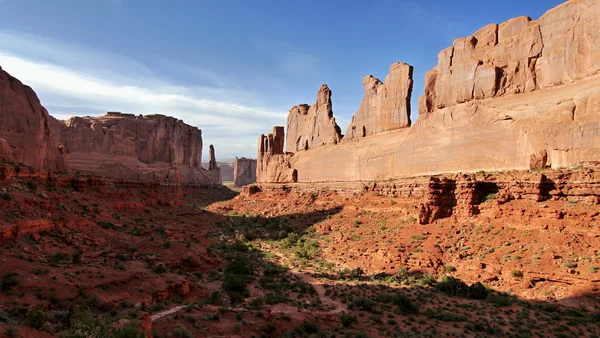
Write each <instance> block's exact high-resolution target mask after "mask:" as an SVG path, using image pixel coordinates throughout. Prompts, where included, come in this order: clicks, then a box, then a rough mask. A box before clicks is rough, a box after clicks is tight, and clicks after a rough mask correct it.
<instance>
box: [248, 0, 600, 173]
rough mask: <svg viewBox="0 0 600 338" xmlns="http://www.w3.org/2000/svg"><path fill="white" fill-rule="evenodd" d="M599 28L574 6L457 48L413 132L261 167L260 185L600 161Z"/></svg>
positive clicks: (585, 4)
mask: <svg viewBox="0 0 600 338" xmlns="http://www.w3.org/2000/svg"><path fill="white" fill-rule="evenodd" d="M599 26H600V2H599V1H590V0H571V1H568V2H566V3H564V4H562V5H560V6H558V7H556V8H554V9H552V10H550V11H548V12H547V13H546V14H544V15H543V16H542V17H541V18H540V19H539V20H537V21H532V20H531V19H530V18H528V17H519V18H515V19H511V20H508V21H507V22H504V23H502V24H500V25H496V24H491V25H488V26H486V27H484V28H482V29H480V30H479V31H477V32H476V33H474V34H473V35H472V36H470V37H467V38H461V39H457V40H456V41H454V44H453V46H451V47H449V48H447V49H446V50H444V51H442V52H441V53H440V54H439V58H438V65H437V66H436V67H435V68H434V69H433V70H431V71H430V72H428V73H427V75H426V77H425V88H424V95H423V96H422V97H421V98H420V99H419V113H420V116H419V119H418V120H417V121H416V122H415V123H414V124H413V125H412V126H411V127H410V128H402V129H396V130H391V131H388V132H385V133H380V134H378V133H374V134H373V135H372V136H369V137H365V138H359V139H358V140H355V141H354V142H341V143H340V144H337V145H324V146H321V147H317V148H313V149H309V150H308V151H300V152H296V153H294V154H292V153H287V154H285V156H278V157H276V160H275V157H273V156H271V160H270V162H263V163H262V165H261V163H260V161H259V168H258V171H257V175H258V176H259V180H258V181H259V182H333V181H371V180H387V179H391V178H400V177H408V176H415V175H434V174H440V173H456V172H476V171H481V170H484V171H495V170H511V169H523V170H527V169H543V168H544V167H545V166H551V167H552V168H560V167H568V166H572V165H576V164H578V163H581V162H586V161H600V89H599V88H600V39H598V38H597V37H598V34H600V33H599V32H600V31H599V30H597V29H595V28H596V27H599ZM386 82H388V81H387V80H386ZM366 97H369V96H368V95H367V96H366ZM364 101H365V100H363V103H364ZM367 101H368V100H367ZM362 111H363V110H362V107H361V110H359V112H362ZM361 114H362V113H361ZM357 115H358V114H357ZM368 120H369V122H370V123H372V124H373V125H376V124H377V120H376V119H375V118H373V117H371V118H369V119H368ZM350 129H352V128H350ZM349 134H351V132H350V131H349ZM348 138H351V137H348ZM270 163H273V164H272V165H271V164H270Z"/></svg>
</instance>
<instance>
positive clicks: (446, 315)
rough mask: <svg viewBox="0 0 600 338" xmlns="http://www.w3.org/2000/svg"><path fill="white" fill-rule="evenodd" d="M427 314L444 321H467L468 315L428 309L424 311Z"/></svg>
mask: <svg viewBox="0 0 600 338" xmlns="http://www.w3.org/2000/svg"><path fill="white" fill-rule="evenodd" d="M424 314H425V316H427V317H428V318H432V319H438V320H441V321H443V322H466V321H467V320H468V319H467V317H465V316H463V315H461V314H458V313H454V312H448V311H442V310H432V309H427V310H425V312H424Z"/></svg>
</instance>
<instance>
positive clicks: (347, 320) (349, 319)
mask: <svg viewBox="0 0 600 338" xmlns="http://www.w3.org/2000/svg"><path fill="white" fill-rule="evenodd" d="M340 322H341V323H342V326H343V327H345V328H350V327H352V326H353V325H354V324H356V323H358V319H356V316H352V315H348V314H345V313H343V314H342V315H341V316H340Z"/></svg>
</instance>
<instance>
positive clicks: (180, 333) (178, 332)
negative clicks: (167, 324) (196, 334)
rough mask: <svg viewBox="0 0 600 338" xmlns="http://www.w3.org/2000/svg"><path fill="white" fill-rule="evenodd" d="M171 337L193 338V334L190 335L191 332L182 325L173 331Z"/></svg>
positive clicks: (178, 325)
mask: <svg viewBox="0 0 600 338" xmlns="http://www.w3.org/2000/svg"><path fill="white" fill-rule="evenodd" d="M171 336H173V337H176V338H192V337H193V336H192V334H191V333H190V331H188V329H186V328H185V326H183V325H181V324H177V327H176V328H174V329H173V331H172V332H171Z"/></svg>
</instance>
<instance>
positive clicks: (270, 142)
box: [256, 126, 297, 183]
mask: <svg viewBox="0 0 600 338" xmlns="http://www.w3.org/2000/svg"><path fill="white" fill-rule="evenodd" d="M283 140H285V132H284V129H283V127H281V126H276V127H273V132H272V133H269V134H267V135H264V134H263V135H260V136H259V137H258V158H257V160H256V181H257V182H282V183H284V182H287V183H289V182H296V181H297V172H296V171H295V169H293V168H292V163H291V162H290V159H292V157H293V153H284V152H283V143H284V141H283ZM295 172H296V175H294V173H295Z"/></svg>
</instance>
